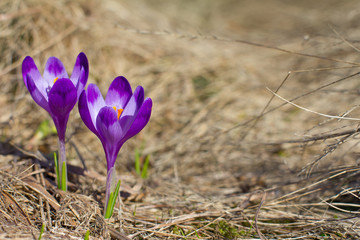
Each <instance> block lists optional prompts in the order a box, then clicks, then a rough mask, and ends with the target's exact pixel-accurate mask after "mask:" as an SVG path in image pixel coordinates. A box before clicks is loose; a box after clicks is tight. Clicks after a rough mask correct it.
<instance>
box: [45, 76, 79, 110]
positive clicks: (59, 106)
mask: <svg viewBox="0 0 360 240" xmlns="http://www.w3.org/2000/svg"><path fill="white" fill-rule="evenodd" d="M76 100H77V95H76V88H75V86H74V84H73V83H72V82H71V80H70V79H68V78H61V79H58V80H57V81H56V82H55V84H54V86H53V87H52V88H51V89H50V92H49V106H50V110H51V113H52V115H55V116H66V115H69V113H70V111H71V110H72V109H73V108H74V106H75V104H76Z"/></svg>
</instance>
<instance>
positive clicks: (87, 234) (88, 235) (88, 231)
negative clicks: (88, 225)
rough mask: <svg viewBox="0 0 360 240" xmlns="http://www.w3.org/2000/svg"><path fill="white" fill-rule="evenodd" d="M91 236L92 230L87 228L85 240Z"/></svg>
mask: <svg viewBox="0 0 360 240" xmlns="http://www.w3.org/2000/svg"><path fill="white" fill-rule="evenodd" d="M89 237H90V230H87V231H86V233H85V237H84V240H89Z"/></svg>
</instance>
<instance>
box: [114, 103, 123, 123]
mask: <svg viewBox="0 0 360 240" xmlns="http://www.w3.org/2000/svg"><path fill="white" fill-rule="evenodd" d="M113 109H114V110H115V112H117V119H118V120H119V118H120V116H121V113H122V112H123V111H124V109H122V108H119V109H116V107H115V106H114V107H113Z"/></svg>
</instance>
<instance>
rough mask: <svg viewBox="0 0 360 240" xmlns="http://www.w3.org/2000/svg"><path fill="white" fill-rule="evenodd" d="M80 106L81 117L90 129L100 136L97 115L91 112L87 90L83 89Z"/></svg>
mask: <svg viewBox="0 0 360 240" xmlns="http://www.w3.org/2000/svg"><path fill="white" fill-rule="evenodd" d="M78 107H79V113H80V116H81V119H82V120H83V122H84V123H85V125H86V126H87V127H88V128H89V129H90V131H92V132H93V133H95V135H97V136H99V135H98V132H97V130H96V128H95V120H96V116H93V115H91V114H90V110H89V104H88V101H87V94H86V90H83V92H82V93H81V95H80V98H79V103H78Z"/></svg>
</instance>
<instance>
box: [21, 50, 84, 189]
mask: <svg viewBox="0 0 360 240" xmlns="http://www.w3.org/2000/svg"><path fill="white" fill-rule="evenodd" d="M22 75H23V79H24V82H25V86H26V88H27V89H28V90H29V92H30V94H31V96H32V98H33V99H34V101H35V102H36V103H37V104H38V105H40V107H42V108H44V109H45V110H46V111H47V112H48V113H49V114H50V116H51V117H52V119H53V121H54V124H55V126H56V129H57V133H58V137H59V160H58V161H55V164H57V166H58V167H57V168H56V173H57V178H58V179H57V181H58V187H59V189H62V190H64V191H66V189H67V186H66V181H67V172H66V155H65V132H66V124H67V122H68V119H69V114H70V111H71V110H72V109H73V107H74V105H75V104H76V102H77V101H78V100H79V97H80V94H81V92H82V91H83V90H84V87H85V85H86V82H87V79H88V76H89V64H88V60H87V58H86V55H85V54H84V53H80V54H79V55H78V57H77V59H76V62H75V66H74V69H73V72H72V74H71V77H70V78H69V76H68V74H67V72H66V70H65V67H64V65H63V64H62V62H61V61H60V60H59V59H57V58H56V57H50V58H49V59H48V60H47V62H46V65H45V70H44V74H43V75H42V76H41V74H40V72H39V70H38V68H37V67H36V65H35V62H34V60H33V59H32V58H31V57H29V56H27V57H26V58H25V59H24V61H23V63H22Z"/></svg>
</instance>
